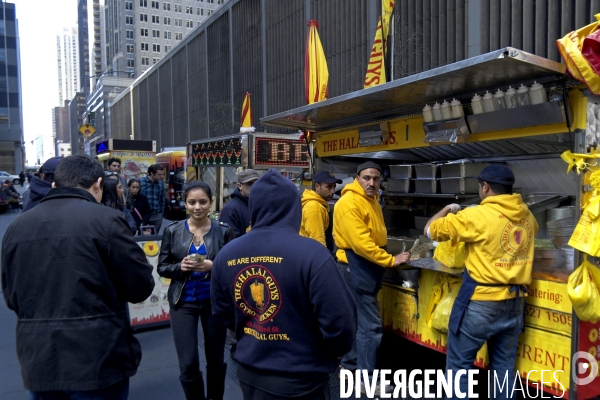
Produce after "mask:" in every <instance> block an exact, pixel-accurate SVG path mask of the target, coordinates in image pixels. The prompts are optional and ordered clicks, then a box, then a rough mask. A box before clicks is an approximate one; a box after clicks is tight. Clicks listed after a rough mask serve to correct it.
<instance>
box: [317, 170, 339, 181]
mask: <svg viewBox="0 0 600 400" xmlns="http://www.w3.org/2000/svg"><path fill="white" fill-rule="evenodd" d="M313 181H314V182H315V183H342V180H341V179H338V178H336V177H335V176H334V175H333V174H332V173H331V172H327V171H321V172H317V174H316V175H315V179H313Z"/></svg>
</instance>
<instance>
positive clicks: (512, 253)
mask: <svg viewBox="0 0 600 400" xmlns="http://www.w3.org/2000/svg"><path fill="white" fill-rule="evenodd" d="M538 228H539V227H538V224H537V221H536V220H535V218H534V216H533V215H532V214H531V212H530V211H529V209H528V208H527V205H526V204H525V203H523V199H522V198H521V195H520V194H510V195H509V194H503V195H497V196H490V197H486V198H485V199H483V201H482V202H481V204H480V205H479V206H476V207H468V208H466V209H464V210H462V211H459V212H458V213H456V214H448V215H447V216H445V217H443V218H440V219H438V220H436V221H433V222H432V223H431V225H430V226H429V232H430V233H431V238H432V239H433V240H439V241H444V240H449V239H451V240H453V241H455V242H465V243H466V245H467V250H468V251H469V255H468V257H467V260H466V267H467V270H468V271H469V275H471V277H472V278H473V279H474V280H475V281H476V282H479V283H486V284H507V285H513V284H517V285H529V284H530V283H531V268H532V266H533V252H534V238H535V235H536V234H537V232H538ZM514 297H515V293H514V292H512V293H511V292H510V291H509V287H506V286H501V287H489V286H477V288H476V289H475V293H474V294H473V296H472V297H471V299H472V300H479V301H496V300H504V299H509V298H514Z"/></svg>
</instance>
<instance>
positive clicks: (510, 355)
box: [424, 164, 538, 398]
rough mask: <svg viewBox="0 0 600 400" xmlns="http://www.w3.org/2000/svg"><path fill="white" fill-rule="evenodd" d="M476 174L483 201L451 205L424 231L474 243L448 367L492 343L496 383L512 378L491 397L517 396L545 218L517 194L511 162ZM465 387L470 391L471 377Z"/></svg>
mask: <svg viewBox="0 0 600 400" xmlns="http://www.w3.org/2000/svg"><path fill="white" fill-rule="evenodd" d="M473 179H478V180H479V197H481V204H480V205H479V206H476V207H468V208H466V209H464V210H462V211H461V210H460V206H459V205H458V204H450V205H448V206H446V207H444V208H443V209H442V210H441V211H440V212H438V213H437V214H436V215H434V216H433V217H432V218H431V219H430V220H429V222H428V223H427V225H426V226H425V232H424V233H425V234H426V235H427V236H429V237H431V238H432V239H434V240H438V241H445V240H452V241H454V242H465V243H466V248H467V250H468V256H467V260H466V270H465V273H464V274H463V282H462V286H461V288H460V290H459V293H458V296H457V297H456V300H455V301H454V306H453V308H452V313H451V315H450V323H449V326H448V328H449V329H448V344H447V347H446V350H447V358H446V370H447V371H449V372H448V373H452V379H454V377H455V376H456V372H457V371H458V370H461V369H465V370H466V369H469V368H472V367H473V363H474V362H475V357H476V355H477V352H478V351H479V349H480V348H481V346H482V345H483V344H484V343H485V342H487V345H488V355H489V360H490V370H492V371H493V372H494V373H495V374H496V376H497V378H498V379H497V381H496V380H494V378H493V377H492V382H504V380H505V378H508V385H504V388H503V389H501V388H500V387H498V386H495V387H493V388H490V391H491V392H493V393H495V394H494V395H492V397H493V398H511V397H510V395H511V393H512V385H513V382H515V358H516V354H517V338H518V335H519V333H520V332H521V331H522V329H523V311H524V296H525V294H526V293H527V285H529V284H530V282H531V269H532V266H533V253H534V238H535V235H536V234H537V232H538V224H537V221H536V220H535V218H534V216H533V215H532V214H531V212H530V211H529V209H528V208H527V205H526V204H525V203H524V202H523V199H522V198H521V195H520V194H513V193H512V187H513V184H514V182H515V177H514V175H513V173H512V171H511V170H510V169H509V168H508V167H506V166H505V165H501V164H492V165H490V166H488V167H486V168H484V169H483V170H482V171H481V173H480V174H479V176H477V177H475V178H473ZM462 378H465V379H462ZM460 390H461V391H462V392H463V393H466V392H465V390H467V379H466V377H465V376H462V377H461V380H460ZM454 393H456V388H454ZM500 393H501V394H500ZM452 397H453V396H448V397H447V398H452Z"/></svg>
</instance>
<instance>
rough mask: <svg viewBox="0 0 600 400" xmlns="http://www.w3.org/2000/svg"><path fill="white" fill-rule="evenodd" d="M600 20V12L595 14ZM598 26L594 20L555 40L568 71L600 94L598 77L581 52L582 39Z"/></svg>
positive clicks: (599, 26) (593, 91)
mask: <svg viewBox="0 0 600 400" xmlns="http://www.w3.org/2000/svg"><path fill="white" fill-rule="evenodd" d="M595 17H596V20H600V14H596V15H595ZM599 28H600V22H598V21H596V22H594V23H591V24H589V25H586V26H584V27H582V28H580V29H577V30H576V31H573V32H570V33H568V34H567V35H566V36H565V37H563V38H562V39H558V40H557V41H556V45H557V46H558V51H559V52H560V55H561V56H562V57H563V59H564V60H565V64H566V66H567V69H568V70H569V73H570V74H571V75H573V77H574V78H575V79H577V80H580V81H582V82H584V83H585V84H586V85H587V87H588V88H589V89H590V91H591V92H592V93H594V94H600V79H599V77H598V75H597V74H596V72H595V71H594V69H593V68H592V66H591V65H590V64H589V63H588V61H587V60H586V59H585V57H584V56H583V54H581V49H582V47H583V41H584V40H585V38H586V37H587V36H588V35H591V34H592V33H594V32H596V31H597V30H598V29H599Z"/></svg>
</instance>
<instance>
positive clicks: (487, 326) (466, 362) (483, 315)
mask: <svg viewBox="0 0 600 400" xmlns="http://www.w3.org/2000/svg"><path fill="white" fill-rule="evenodd" d="M519 303H520V304H519V306H518V307H517V305H516V303H515V300H514V299H511V300H502V301H473V300H471V302H469V306H468V308H467V309H466V310H465V314H464V316H463V319H462V322H461V325H460V329H459V331H458V334H456V335H455V334H453V333H452V331H449V332H448V345H447V347H446V349H447V354H446V370H451V371H452V377H453V379H454V376H455V374H456V372H457V371H458V370H460V369H465V370H468V369H470V368H473V363H474V362H475V357H476V356H477V352H478V351H479V349H480V348H481V346H483V344H484V343H485V342H487V345H488V357H489V361H490V364H489V368H490V371H492V373H491V382H490V395H491V398H492V399H510V398H512V397H511V392H512V387H513V383H514V381H515V375H516V372H515V358H516V355H517V339H518V334H519V333H520V332H521V328H522V326H523V325H522V324H523V306H524V303H523V301H522V300H520V301H519ZM494 372H495V373H496V376H497V377H498V382H499V384H498V385H496V387H495V396H494V387H493V386H492V385H494V382H495V381H494ZM505 377H508V379H507V380H506V382H503V381H504V379H505ZM502 385H504V387H503V388H501V386H502ZM518 387H519V386H517V388H518ZM460 390H461V392H463V393H465V394H468V384H467V377H466V376H465V375H463V376H462V377H461V380H460ZM451 398H454V397H448V399H451Z"/></svg>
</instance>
